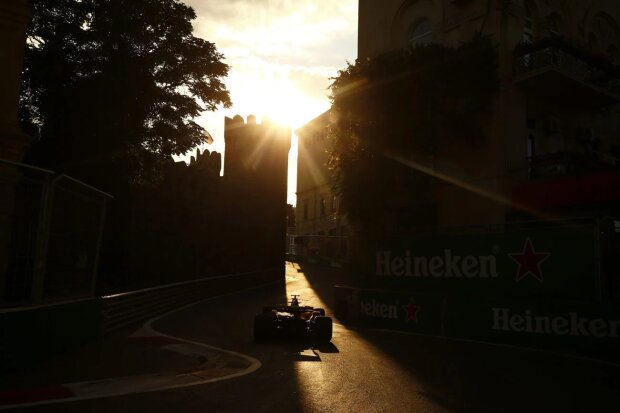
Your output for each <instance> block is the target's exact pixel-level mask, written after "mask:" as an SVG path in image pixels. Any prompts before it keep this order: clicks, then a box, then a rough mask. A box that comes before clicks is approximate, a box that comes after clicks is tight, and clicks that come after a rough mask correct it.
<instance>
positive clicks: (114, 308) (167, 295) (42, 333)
mask: <svg viewBox="0 0 620 413" xmlns="http://www.w3.org/2000/svg"><path fill="white" fill-rule="evenodd" d="M278 281H283V278H282V269H281V268H275V269H273V268H272V269H265V270H260V271H253V272H245V273H237V274H227V275H221V276H216V277H209V278H203V279H199V280H192V281H187V282H182V283H176V284H170V285H163V286H159V287H153V288H148V289H144V290H139V291H131V292H127V293H121V294H114V295H110V296H105V297H96V298H90V299H82V300H74V301H66V302H58V303H52V304H46V305H40V306H34V307H25V308H24V307H17V308H8V309H3V310H0V372H10V371H14V370H17V369H23V368H27V367H28V366H32V365H35V364H36V363H38V362H41V361H43V360H45V359H48V358H50V357H52V356H54V355H57V354H62V353H67V352H70V351H72V350H76V349H78V348H79V347H80V346H83V345H85V344H87V343H89V342H92V341H94V340H96V339H98V338H100V337H101V336H102V335H105V334H110V333H112V332H114V331H117V330H120V329H122V328H125V327H129V326H131V325H134V324H136V323H138V322H140V321H143V320H146V319H148V318H151V317H154V316H156V315H158V314H162V313H164V312H166V311H170V310H173V309H175V308H179V307H182V306H184V305H187V304H190V303H193V302H197V301H200V300H204V299H207V298H210V297H215V296H218V295H222V294H227V293H233V292H235V291H239V290H243V289H246V288H251V287H255V286H259V285H265V284H270V283H275V282H278Z"/></svg>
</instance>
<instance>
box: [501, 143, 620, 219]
mask: <svg viewBox="0 0 620 413" xmlns="http://www.w3.org/2000/svg"><path fill="white" fill-rule="evenodd" d="M529 178H530V180H529V181H525V182H522V183H520V184H518V185H516V186H514V187H513V190H512V198H513V204H514V205H515V207H516V206H517V205H519V206H521V207H523V206H526V207H528V208H530V209H536V210H551V209H557V208H566V207H579V206H587V205H594V204H601V203H603V204H604V203H609V202H617V201H618V200H620V169H618V168H617V160H614V159H612V158H611V157H608V156H607V157H605V156H603V155H602V154H598V153H589V154H588V153H578V152H569V151H563V152H555V153H549V154H543V155H537V156H534V157H532V158H530V159H529Z"/></svg>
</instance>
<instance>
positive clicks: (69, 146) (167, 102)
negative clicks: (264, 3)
mask: <svg viewBox="0 0 620 413" xmlns="http://www.w3.org/2000/svg"><path fill="white" fill-rule="evenodd" d="M195 17H196V15H195V13H194V11H193V10H192V9H191V8H190V7H188V6H187V5H185V4H183V3H181V2H180V1H179V0H36V1H35V2H34V16H33V19H32V23H31V24H30V26H29V28H28V45H27V51H26V58H25V68H24V80H23V94H22V100H21V110H20V115H21V120H22V122H23V124H24V125H25V127H26V128H27V129H29V130H38V131H39V136H40V139H39V140H38V142H36V144H35V145H33V147H32V150H31V151H30V154H29V160H30V161H31V162H33V163H37V164H39V165H43V166H46V167H50V168H52V169H54V170H57V171H63V172H68V173H71V174H72V175H74V176H77V177H80V178H82V179H85V180H87V181H88V182H89V183H93V184H95V185H101V186H103V187H104V188H107V189H109V185H108V184H110V183H111V182H112V181H115V180H116V181H115V182H116V183H119V182H125V183H127V182H132V183H153V182H156V181H157V180H158V177H159V175H158V171H159V170H160V169H161V168H160V166H161V164H162V162H167V161H169V159H170V156H171V155H173V154H182V153H185V152H187V151H188V150H190V149H192V148H194V147H195V146H197V145H199V144H200V143H202V142H205V140H206V136H205V131H204V129H203V128H202V127H201V126H199V125H198V124H197V123H196V122H194V121H193V119H194V118H195V117H197V116H198V115H199V114H200V113H201V112H202V111H204V110H214V109H216V108H217V107H218V106H220V105H223V106H225V107H228V106H230V104H231V102H230V97H229V93H228V91H227V89H226V87H225V85H224V83H223V79H224V78H225V77H226V76H227V74H228V66H227V65H226V64H224V63H223V62H222V59H223V56H222V55H221V54H220V53H219V52H218V51H217V49H216V47H215V45H214V44H213V43H210V42H208V41H206V40H203V39H200V38H197V37H195V36H194V35H193V34H192V23H191V22H192V20H193V19H194V18H195ZM103 171H105V174H104V173H102V172H103ZM104 176H105V177H104Z"/></svg>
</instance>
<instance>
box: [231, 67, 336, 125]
mask: <svg viewBox="0 0 620 413" xmlns="http://www.w3.org/2000/svg"><path fill="white" fill-rule="evenodd" d="M228 86H229V88H230V91H231V96H232V100H233V110H234V111H235V112H236V113H239V114H241V115H246V116H247V115H249V114H253V115H255V116H257V117H258V118H259V119H262V118H265V117H266V118H269V119H270V121H272V122H274V123H278V124H280V125H285V126H289V127H291V128H293V129H296V128H299V127H300V126H303V125H304V124H305V123H307V122H308V121H310V120H311V119H312V118H314V117H315V116H318V115H319V114H321V113H322V112H323V111H325V110H326V109H327V107H328V105H327V104H326V100H325V99H322V100H318V99H316V98H313V97H311V96H308V95H307V94H305V93H304V92H303V90H302V88H301V86H303V85H296V84H294V83H293V82H292V81H291V79H290V78H289V76H288V72H287V71H286V70H274V71H272V72H265V71H262V72H257V73H253V74H251V75H248V74H245V75H244V76H243V77H242V78H241V77H237V76H234V75H232V76H231V79H230V82H229V83H228Z"/></svg>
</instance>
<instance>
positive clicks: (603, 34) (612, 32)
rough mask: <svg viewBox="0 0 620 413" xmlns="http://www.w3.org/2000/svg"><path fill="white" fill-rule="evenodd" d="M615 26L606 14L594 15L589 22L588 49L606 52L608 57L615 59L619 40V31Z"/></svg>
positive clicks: (595, 51) (601, 52)
mask: <svg viewBox="0 0 620 413" xmlns="http://www.w3.org/2000/svg"><path fill="white" fill-rule="evenodd" d="M617 27H618V26H617V25H616V23H615V22H614V20H613V19H612V18H611V17H610V16H608V15H606V14H598V15H596V16H595V17H594V18H593V19H592V21H591V23H590V30H589V31H590V34H589V35H588V43H589V45H590V50H591V51H592V52H593V53H597V54H606V55H607V56H609V58H610V59H612V60H614V59H615V60H616V61H617V59H618V58H619V56H618V44H619V42H620V38H619V34H620V33H619V31H618V28H617Z"/></svg>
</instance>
